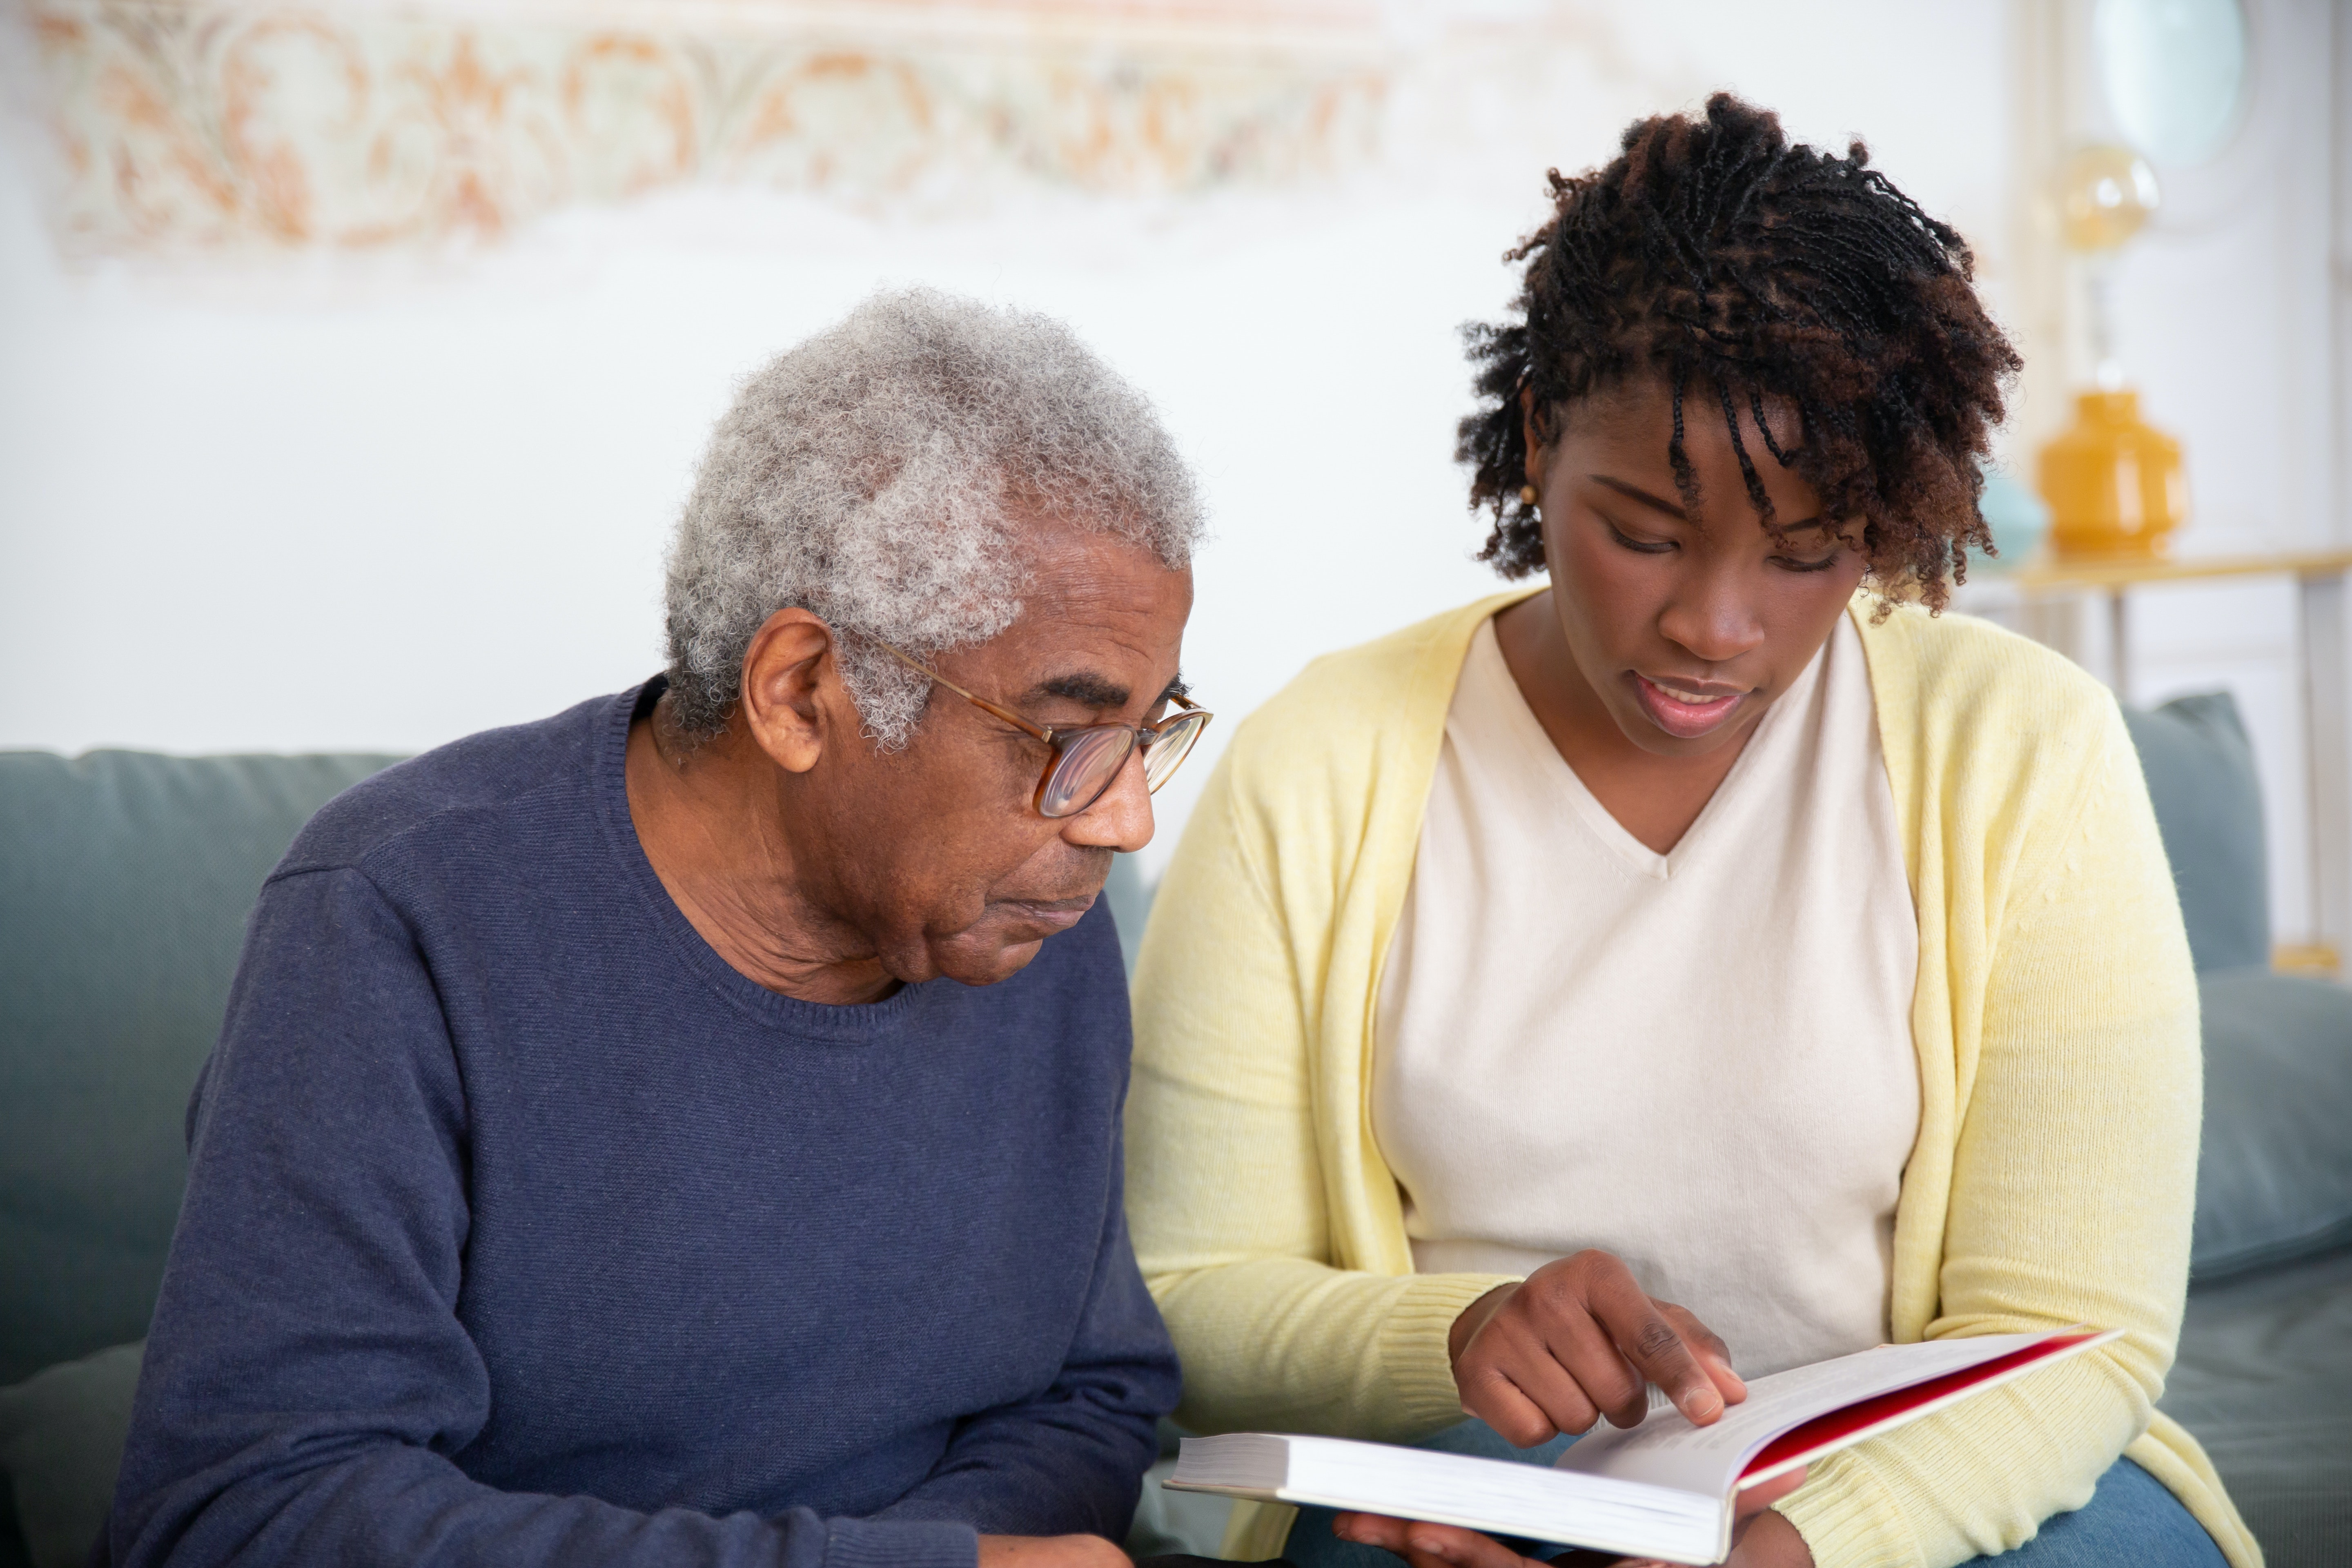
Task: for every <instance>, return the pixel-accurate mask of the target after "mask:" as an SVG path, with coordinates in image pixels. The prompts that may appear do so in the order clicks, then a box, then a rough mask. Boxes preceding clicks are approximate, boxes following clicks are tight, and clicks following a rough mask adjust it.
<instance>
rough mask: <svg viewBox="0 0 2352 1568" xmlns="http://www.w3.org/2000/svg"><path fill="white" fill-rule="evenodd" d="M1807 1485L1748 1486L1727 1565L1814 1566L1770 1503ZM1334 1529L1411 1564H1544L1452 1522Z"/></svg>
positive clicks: (1793, 1479)
mask: <svg viewBox="0 0 2352 1568" xmlns="http://www.w3.org/2000/svg"><path fill="white" fill-rule="evenodd" d="M1804 1484H1805V1472H1804V1471H1803V1470H1801V1469H1798V1470H1791V1471H1790V1472H1789V1473H1788V1474H1787V1475H1784V1476H1775V1477H1773V1478H1772V1479H1770V1480H1769V1481H1766V1482H1764V1483H1762V1484H1761V1485H1759V1486H1752V1487H1749V1488H1748V1489H1747V1490H1745V1491H1743V1492H1741V1493H1740V1494H1739V1497H1738V1500H1737V1501H1736V1502H1735V1503H1734V1504H1733V1505H1732V1510H1733V1513H1732V1517H1733V1521H1734V1522H1733V1524H1732V1527H1731V1555H1730V1556H1729V1557H1727V1558H1725V1559H1724V1568H1813V1554H1812V1552H1811V1549H1810V1548H1808V1547H1807V1546H1806V1545H1805V1538H1804V1537H1803V1536H1801V1535H1799V1534H1798V1533H1797V1527H1796V1526H1795V1525H1793V1524H1790V1522H1789V1521H1787V1520H1785V1519H1783V1518H1781V1517H1780V1515H1779V1514H1777V1513H1772V1512H1769V1510H1770V1508H1771V1506H1772V1505H1773V1504H1774V1503H1776V1502H1778V1501H1780V1500H1781V1499H1782V1498H1784V1497H1787V1496H1788V1495H1789V1494H1790V1492H1792V1491H1795V1490H1796V1489H1798V1488H1799V1487H1801V1486H1803V1485H1804ZM1331 1533H1332V1534H1334V1535H1336V1536H1338V1537H1339V1539H1340V1540H1342V1541H1352V1542H1357V1543H1358V1544H1359V1545H1362V1546H1377V1547H1380V1548H1381V1549H1382V1550H1383V1551H1388V1552H1395V1553H1396V1554H1397V1555H1398V1556H1400V1557H1402V1558H1403V1559H1404V1560H1405V1561H1406V1562H1407V1563H1411V1564H1412V1568H1546V1564H1545V1563H1540V1562H1538V1560H1536V1559H1535V1558H1532V1557H1522V1556H1520V1555H1519V1554H1518V1553H1517V1552H1514V1551H1512V1550H1511V1549H1510V1548H1509V1547H1507V1546H1506V1545H1504V1544H1503V1543H1502V1542H1499V1541H1497V1540H1496V1539H1495V1538H1494V1537H1493V1536H1491V1535H1482V1534H1480V1533H1479V1532H1478V1531H1475V1530H1463V1529H1460V1528H1458V1527H1456V1526H1454V1525H1451V1524H1421V1523H1414V1522H1412V1521H1406V1520H1402V1519H1389V1518H1386V1517H1384V1516H1383V1515H1381V1514H1377V1513H1343V1514H1341V1515H1339V1517H1338V1518H1337V1519H1335V1520H1333V1521H1331ZM1551 1561H1552V1563H1559V1564H1560V1565H1561V1568H1581V1565H1582V1564H1585V1563H1593V1564H1600V1563H1614V1564H1615V1565H1616V1568H1666V1565H1665V1564H1664V1563H1648V1562H1647V1561H1646V1560H1644V1559H1641V1558H1633V1557H1610V1556H1608V1555H1607V1554H1606V1553H1603V1552H1570V1553H1569V1554H1568V1555H1567V1556H1565V1557H1555V1558H1553V1559H1552V1560H1551Z"/></svg>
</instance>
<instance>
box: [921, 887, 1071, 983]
mask: <svg viewBox="0 0 2352 1568" xmlns="http://www.w3.org/2000/svg"><path fill="white" fill-rule="evenodd" d="M1085 913H1086V910H1084V909H1078V910H1066V909H1056V908H1054V907H1052V906H1045V905H1037V906H1033V905H1029V904H1024V903H1018V902H1005V903H992V904H991V905H989V907H988V909H987V910H986V911H985V912H984V913H982V916H981V917H980V919H979V920H977V921H974V922H972V923H971V925H969V926H966V927H965V928H964V929H963V930H961V931H957V932H956V933H955V934H954V935H953V936H950V937H944V938H934V939H933V940H931V941H930V942H927V943H925V946H926V947H928V948H929V952H930V959H931V964H932V967H933V968H934V969H935V970H936V971H937V972H938V973H940V974H943V975H945V976H947V977H948V978H949V979H950V980H955V981H961V983H962V984H966V985H993V984H996V983H997V982H998V981H1000V980H1010V979H1011V978H1013V976H1014V975H1015V974H1018V973H1021V972H1022V971H1023V970H1024V969H1026V968H1027V967H1029V964H1030V962H1031V961H1032V960H1034V958H1035V957H1036V956H1037V953H1038V950H1039V949H1041V948H1043V947H1044V946H1045V939H1046V938H1047V937H1050V936H1057V935H1059V934H1060V933H1062V932H1063V931H1067V930H1069V929H1070V928H1071V927H1072V926H1074V925H1076V924H1077V922H1078V919H1079V917H1081V916H1083V915H1084V914H1085Z"/></svg>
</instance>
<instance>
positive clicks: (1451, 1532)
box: [1404, 1522, 1528, 1568]
mask: <svg viewBox="0 0 2352 1568" xmlns="http://www.w3.org/2000/svg"><path fill="white" fill-rule="evenodd" d="M1404 1542H1405V1555H1406V1556H1407V1557H1408V1558H1424V1557H1426V1558H1434V1559H1435V1560H1437V1561H1438V1562H1440V1563H1444V1564H1446V1565H1447V1568H1527V1563H1528V1560H1527V1559H1526V1558H1524V1557H1521V1556H1520V1555H1519V1554H1518V1553H1517V1552H1514V1551H1512V1550H1511V1549H1510V1548H1509V1547H1507V1546H1506V1545H1504V1544H1503V1543H1502V1542H1499V1541H1497V1540H1496V1539H1495V1538H1494V1537H1493V1536H1491V1535H1486V1534H1482V1533H1481V1532H1479V1531H1475V1530H1464V1529H1462V1528H1461V1527H1460V1526H1459V1525H1453V1524H1429V1523H1425V1522H1415V1523H1412V1524H1409V1525H1407V1526H1406V1527H1405V1532H1404Z"/></svg>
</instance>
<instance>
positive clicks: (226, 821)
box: [0, 752, 394, 1384]
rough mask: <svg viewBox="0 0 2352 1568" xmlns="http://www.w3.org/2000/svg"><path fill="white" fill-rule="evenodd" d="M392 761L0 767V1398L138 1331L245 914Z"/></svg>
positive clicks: (130, 761)
mask: <svg viewBox="0 0 2352 1568" xmlns="http://www.w3.org/2000/svg"><path fill="white" fill-rule="evenodd" d="M393 760H394V759H392V758H390V757H382V756H315V757H164V756H157V755H153V754H151V753H145V752H90V753H89V754H88V755H86V756H83V757H79V758H75V759H71V760H68V759H67V758H64V757H58V756H54V755H51V754H49V753H47V752H0V1384H10V1383H15V1382H16V1381H18V1380H19V1379H22V1378H25V1377H27V1376H29V1375H31V1374H32V1373H34V1372H36V1371H37V1370H38V1369H40V1368H42V1367H45V1366H48V1365H51V1364H53V1363H59V1362H65V1361H69V1360H71V1359H73V1358H74V1357H76V1356H80V1355H85V1354H88V1353H89V1352H91V1351H94V1350H97V1349H99V1348H100V1347H101V1346H104V1345H110V1344H117V1343H121V1342H125V1341H129V1340H135V1339H137V1338H139V1337H140V1336H141V1335H142V1334H143V1333H144V1332H145V1331H146V1327H147V1317H148V1313H149V1312H150V1311H151V1310H152V1308H153V1304H154V1294H155V1286H156V1282H157V1280H158V1279H160V1278H161V1276H162V1273H163V1253H164V1249H165V1248H166V1247H167V1246H168V1245H169V1244H170V1241H171V1237H172V1225H173V1220H174V1219H175V1218H176V1217H177V1215H178V1213H179V1205H180V1187H181V1184H182V1182H183V1180H184V1173H185V1163H186V1156H185V1150H184V1144H185V1138H184V1131H183V1121H184V1115H185V1112H186V1109H187V1100H188V1090H189V1088H190V1086H191V1085H193V1084H194V1081H195V1076H196V1069H197V1068H198V1067H199V1066H200V1065H202V1063H203V1061H204V1058H205V1053H206V1052H207V1051H208V1050H210V1049H211V1048H212V1044H213V1040H214V1037H215V1036H216V1035H217V1034H218V1033H219V1030H220V1023H221V1016H222V1014H223V1011H224V1010H225V1007H226V1001H227V996H228V985H229V981H230V978H231V977H232V975H233V974H234V973H235V971H236V957H237V949H238V946H239V944H240V942H242V941H243V937H244V930H245V918H246V915H247V912H248V911H249V910H251V909H252V907H253V901H254V898H255V895H256V894H257V892H258V891H259V890H260V887H261V881H262V879H263V878H264V877H266V876H268V873H269V868H271V867H272V866H273V865H275V864H276V863H277V861H278V858H279V857H280V856H281V855H283V854H284V853H285V852H286V847H287V845H288V844H289V843H290V842H292V840H293V837H294V835H295V833H296V831H297V830H298V829H299V828H300V826H302V824H303V823H304V822H305V821H307V820H308V819H309V818H310V814H311V813H313V812H315V811H316V810H318V808H319V807H320V805H324V804H325V803H326V801H327V800H328V799H329V798H330V797H331V796H332V795H336V794H338V793H340V792H341V791H342V790H343V789H345V788H347V787H349V786H350V785H351V784H354V783H356V782H358V781H359V780H360V779H362V778H364V777H366V776H367V775H368V774H369V773H373V772H375V771H376V770H377V769H379V768H381V767H383V765H384V764H385V763H389V762H391V761H393Z"/></svg>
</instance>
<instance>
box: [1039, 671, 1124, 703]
mask: <svg viewBox="0 0 2352 1568" xmlns="http://www.w3.org/2000/svg"><path fill="white" fill-rule="evenodd" d="M1029 694H1030V696H1032V697H1058V698H1060V699H1062V700H1064V701H1065V702H1075V703H1076V704H1077V705H1078V706H1079V707H1081V708H1124V707H1126V706H1127V700H1128V698H1129V696H1130V695H1131V693H1130V692H1129V689H1127V688H1126V687H1124V686H1121V685H1120V684H1119V683H1118V682H1117V681H1115V680H1112V679H1108V678H1107V677H1104V676H1100V675H1097V674H1095V673H1094V672H1093V671H1092V670H1079V671H1078V672H1077V673H1076V674H1074V675H1057V676H1055V677H1054V678H1053V679H1050V680H1041V681H1039V682H1038V683H1037V684H1036V685H1034V686H1033V687H1031V688H1030V689H1029Z"/></svg>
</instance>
